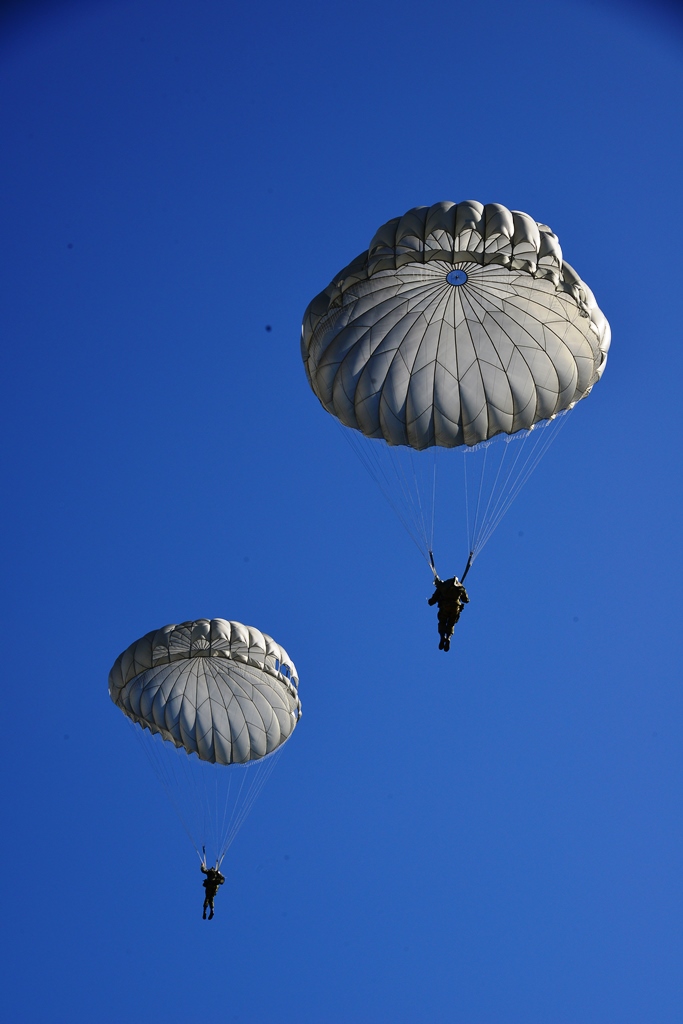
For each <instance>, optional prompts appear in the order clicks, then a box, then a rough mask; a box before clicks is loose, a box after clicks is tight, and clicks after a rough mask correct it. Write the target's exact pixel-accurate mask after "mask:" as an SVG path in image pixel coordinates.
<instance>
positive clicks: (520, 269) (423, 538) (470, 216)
mask: <svg viewBox="0 0 683 1024" xmlns="http://www.w3.org/2000/svg"><path fill="white" fill-rule="evenodd" d="M609 344H610V329H609V324H608V323H607V320H606V319H605V317H604V315H603V314H602V312H601V311H600V309H599V308H598V306H597V304H596V301H595V298H594V296H593V293H592V292H591V290H590V288H588V286H587V285H586V284H585V283H584V282H583V281H582V280H581V279H580V278H579V276H578V275H577V274H576V272H575V271H574V270H573V269H572V268H571V267H570V266H569V264H568V263H566V262H564V260H563V258H562V251H561V249H560V245H559V241H558V239H557V237H556V235H554V234H553V232H552V231H551V230H550V228H549V227H547V225H545V224H540V223H537V222H536V221H534V220H533V219H532V218H531V217H529V216H528V215H527V214H525V213H520V212H519V211H516V210H512V211H511V210H508V209H506V208H505V207H504V206H501V205H499V204H497V203H488V204H486V205H482V204H481V203H477V202H463V203H450V202H442V203H436V204H435V205H433V206H429V207H427V206H421V207H416V208H415V209H412V210H409V211H408V212H407V213H406V214H405V215H404V216H403V217H397V218H395V219H393V220H390V221H388V223H386V224H385V225H384V226H383V227H381V228H380V229H379V231H378V232H377V233H376V235H375V236H374V238H373V239H372V241H371V242H370V246H369V248H368V249H367V250H366V251H364V252H363V253H361V254H360V255H359V256H358V257H357V258H356V259H355V260H353V262H352V263H350V264H349V265H348V266H347V267H345V268H344V270H342V271H341V273H339V274H338V275H337V276H336V277H335V278H334V280H333V281H332V283H331V284H330V285H329V286H328V287H327V288H326V289H325V290H324V291H323V292H321V293H320V294H319V295H318V296H316V298H314V299H313V301H312V302H311V303H310V305H309V306H308V309H307V310H306V313H305V315H304V320H303V326H302V336H301V351H302V357H303V360H304V365H305V368H306V374H307V377H308V381H309V384H310V386H311V388H312V389H313V391H314V393H315V394H316V395H317V397H318V399H319V400H320V402H321V404H322V405H323V407H324V408H325V409H326V410H327V412H329V413H331V414H332V415H333V416H335V417H336V418H337V419H338V421H339V422H340V423H341V424H343V425H344V427H348V428H351V432H348V431H347V432H346V433H347V434H349V436H350V438H351V437H353V436H355V437H356V438H357V437H358V436H359V435H363V437H364V438H367V439H369V446H368V443H365V442H364V443H363V447H360V446H357V450H358V454H359V455H360V457H361V458H362V459H363V461H364V462H365V463H366V465H367V467H368V469H369V470H370V472H371V473H372V475H373V476H374V477H375V478H376V479H377V481H378V483H379V484H380V486H382V488H383V490H385V493H386V494H387V496H388V497H389V500H390V501H392V504H394V503H395V504H396V506H397V511H398V512H399V515H400V516H401V518H402V520H403V522H404V525H406V528H407V529H408V530H409V532H411V534H412V535H413V537H414V539H415V540H416V543H418V546H419V547H420V548H421V549H422V551H423V553H424V554H425V555H426V556H429V558H430V560H431V561H432V568H433V567H434V566H433V559H432V556H431V550H432V546H433V529H434V525H433V523H434V509H433V503H432V507H431V509H430V508H429V505H430V501H432V500H433V498H434V494H435V488H436V466H437V461H438V460H439V454H438V453H439V452H443V451H445V450H448V449H460V450H461V451H462V452H463V454H467V453H471V451H472V450H478V451H480V452H482V451H483V453H484V454H483V456H482V457H481V458H480V463H482V464H483V466H484V468H485V467H486V463H487V461H488V462H489V464H490V463H495V468H494V470H493V475H492V476H490V477H489V479H488V481H487V482H486V484H485V483H484V469H481V470H480V473H479V477H480V478H479V481H478V483H477V484H475V486H474V487H472V486H471V484H470V485H469V488H468V485H467V471H468V460H467V459H464V460H463V461H465V470H466V472H465V487H466V492H467V493H468V494H469V495H470V496H471V498H472V501H471V502H470V500H469V498H468V497H467V493H466V503H467V506H468V512H467V518H468V520H469V523H468V544H469V550H470V560H469V561H468V567H469V565H470V564H471V562H472V560H473V559H474V557H476V555H477V553H478V552H479V551H480V550H481V547H482V546H483V544H484V543H486V541H487V540H488V539H489V537H490V536H491V534H492V532H493V529H495V527H496V526H497V525H498V522H499V521H500V519H501V518H502V515H503V514H504V513H505V511H506V510H507V508H508V507H509V504H510V502H511V500H514V497H515V495H516V494H517V493H518V490H519V487H521V485H522V484H523V482H524V481H525V479H526V478H527V477H528V475H529V473H530V472H531V470H532V469H533V468H534V466H535V465H536V463H537V461H538V459H539V458H540V457H541V455H542V454H543V452H544V451H545V448H546V447H547V444H548V443H549V438H548V435H547V434H546V433H544V432H543V431H540V432H538V434H537V438H538V437H539V435H543V436H542V438H541V441H540V443H538V444H534V445H533V447H532V452H531V453H529V452H526V453H525V454H524V455H523V456H521V457H520V448H519V446H518V448H517V450H516V451H515V454H514V455H513V456H512V457H510V458H508V457H507V456H508V449H507V442H509V441H510V440H511V439H513V438H514V439H516V440H519V439H525V438H528V437H529V435H530V434H531V433H532V432H533V431H534V428H536V427H538V426H540V425H545V424H549V423H550V422H552V421H555V420H557V419H558V417H560V415H561V414H563V413H565V412H567V411H568V410H570V409H572V408H573V407H574V406H575V405H576V403H577V402H579V401H580V400H581V399H583V398H585V397H586V396H587V395H588V394H589V393H590V391H591V389H592V387H593V385H594V384H595V383H596V382H597V381H598V380H599V379H600V377H601V375H602V373H603V370H604V368H605V362H606V359H607V351H608V348H609ZM499 435H500V436H501V438H502V439H503V443H502V444H498V443H496V445H495V447H496V448H497V451H496V453H495V454H496V458H495V459H494V458H493V457H491V458H489V453H488V448H489V446H491V442H492V441H493V439H494V438H497V437H498V436H499ZM378 446H379V447H378ZM380 447H381V448H382V449H384V450H389V451H390V452H391V453H393V454H395V453H397V452H399V453H400V454H399V455H398V457H395V460H394V467H393V469H394V475H395V478H396V480H397V481H398V487H397V488H394V497H393V498H392V496H391V494H390V491H391V486H390V483H389V478H390V476H391V472H390V471H389V472H388V471H387V470H386V468H385V467H384V466H383V464H382V462H381V461H380V456H379V451H380ZM401 450H403V451H402V452H401ZM406 452H409V453H410V454H409V461H408V462H406V458H405V453H406ZM415 453H417V454H420V453H428V454H430V459H428V460H427V461H426V462H425V460H424V459H423V460H422V462H421V463H420V461H418V460H416V459H415V457H414V456H415ZM511 463H514V465H511ZM489 469H490V467H489ZM421 480H422V482H420V481H421ZM396 490H397V491H398V498H397V499H396V498H395V495H396ZM475 507H476V511H475ZM470 513H471V514H470ZM430 519H431V523H430ZM430 530H431V533H430Z"/></svg>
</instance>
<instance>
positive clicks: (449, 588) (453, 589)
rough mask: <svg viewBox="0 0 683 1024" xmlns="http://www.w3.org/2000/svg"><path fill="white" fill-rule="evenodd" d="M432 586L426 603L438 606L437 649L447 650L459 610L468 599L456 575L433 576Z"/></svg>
mask: <svg viewBox="0 0 683 1024" xmlns="http://www.w3.org/2000/svg"><path fill="white" fill-rule="evenodd" d="M434 586H435V587H436V590H435V591H434V593H433V594H432V596H431V597H430V598H429V599H428V603H429V604H438V606H439V650H440V651H447V650H449V649H450V646H451V637H452V636H453V630H454V629H455V624H456V622H457V621H458V619H459V618H460V612H461V611H462V610H463V607H464V606H465V605H466V604H469V602H470V599H469V597H468V596H467V591H466V590H465V588H464V587H463V585H462V583H461V582H460V580H459V579H458V577H457V576H452V577H451V578H450V579H449V580H440V579H439V577H438V576H435V577H434Z"/></svg>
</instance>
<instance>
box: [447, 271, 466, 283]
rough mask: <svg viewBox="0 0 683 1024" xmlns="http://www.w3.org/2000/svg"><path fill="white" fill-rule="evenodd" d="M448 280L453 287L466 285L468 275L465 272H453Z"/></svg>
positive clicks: (448, 276)
mask: <svg viewBox="0 0 683 1024" xmlns="http://www.w3.org/2000/svg"><path fill="white" fill-rule="evenodd" d="M446 280H447V281H448V283H449V284H453V285H458V284H464V283H465V281H466V280H467V274H466V273H465V271H464V270H451V272H450V274H447V275H446Z"/></svg>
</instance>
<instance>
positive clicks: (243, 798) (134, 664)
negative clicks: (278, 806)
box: [109, 619, 301, 863]
mask: <svg viewBox="0 0 683 1024" xmlns="http://www.w3.org/2000/svg"><path fill="white" fill-rule="evenodd" d="M298 685H299V678H298V675H297V671H296V668H295V666H294V663H293V662H292V661H291V659H290V658H289V656H288V654H287V652H286V651H285V650H284V648H282V647H280V645H279V644H277V643H276V642H275V641H274V640H273V639H272V637H270V636H268V635H267V634H266V633H262V632H261V631H260V630H258V629H254V628H253V627H251V626H244V625H242V623H240V622H229V621H227V620H225V619H197V620H195V621H191V622H183V623H180V624H179V625H175V624H174V625H169V626H164V627H163V628H162V629H157V630H153V631H152V632H151V633H147V634H146V635H145V636H143V637H142V638H141V639H140V640H137V641H136V642H135V643H133V644H131V645H130V647H128V648H127V649H126V650H125V651H124V652H123V653H122V654H120V655H119V657H118V658H117V659H116V662H115V664H114V666H113V668H112V670H111V672H110V673H109V694H110V696H111V699H112V700H113V701H114V703H115V704H116V705H117V706H118V707H119V708H120V709H121V710H122V711H123V713H124V714H125V715H126V716H127V717H128V718H129V719H130V720H131V721H132V722H133V723H135V724H136V726H141V727H142V730H145V731H146V737H145V736H142V733H141V731H140V729H137V728H136V730H135V731H136V734H138V735H139V736H140V738H141V739H142V740H143V745H144V749H145V752H146V753H147V754H148V755H149V756H150V759H151V761H152V764H153V766H154V768H155V770H156V771H157V774H158V775H159V777H160V779H161V781H162V782H163V784H164V786H165V788H166V790H167V793H168V795H169V797H170V798H171V802H172V803H173V805H174V807H175V809H176V811H177V812H178V814H179V816H180V818H181V821H182V822H183V824H184V826H185V828H186V830H187V832H188V834H189V835H190V838H191V840H192V842H193V844H194V845H195V848H196V849H197V852H198V853H200V845H201V846H202V847H203V846H205V845H206V843H207V842H212V843H213V847H214V854H215V860H216V862H217V863H220V861H221V860H222V859H223V857H224V856H225V853H226V851H227V848H228V846H229V845H230V843H231V842H232V839H233V838H234V835H235V834H236V832H237V829H238V828H239V827H240V825H241V824H242V822H243V820H244V817H246V813H247V812H248V810H249V808H250V806H251V803H252V802H253V800H254V799H255V796H256V795H257V793H258V792H259V791H260V789H261V788H262V785H263V784H264V782H265V778H266V777H267V774H264V773H263V772H260V771H259V770H258V769H260V767H261V766H263V765H267V769H266V773H267V772H269V771H270V770H271V769H272V766H273V764H274V761H275V757H276V756H277V752H278V751H279V750H280V749H281V747H282V745H283V744H284V743H285V742H286V741H287V740H288V739H289V737H290V736H291V734H292V732H293V731H294V729H295V727H296V724H297V722H298V721H299V718H300V717H301V702H300V700H299V694H298ZM155 737H158V738H156V739H155ZM250 766H251V767H250ZM235 770H237V771H242V772H247V771H249V772H250V773H251V774H250V777H249V779H248V781H247V776H246V775H244V774H243V775H242V777H241V778H240V783H239V785H235V786H234V787H233V781H234V772H235ZM233 789H234V790H236V791H238V792H232V790H233ZM200 856H202V854H200Z"/></svg>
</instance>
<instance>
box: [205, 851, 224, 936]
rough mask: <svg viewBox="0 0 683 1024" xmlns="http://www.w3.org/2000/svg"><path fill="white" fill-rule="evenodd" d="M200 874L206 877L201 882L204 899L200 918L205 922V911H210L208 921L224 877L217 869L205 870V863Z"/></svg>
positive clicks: (211, 915)
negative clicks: (204, 893)
mask: <svg viewBox="0 0 683 1024" xmlns="http://www.w3.org/2000/svg"><path fill="white" fill-rule="evenodd" d="M201 867H202V874H203V875H206V878H205V879H204V881H203V882H202V885H203V886H204V890H205V892H206V896H205V898H204V913H203V914H202V918H203V919H204V920H205V921H206V911H207V909H208V910H209V911H210V914H209V921H210V920H211V918H212V917H213V901H214V899H215V897H216V893H217V892H218V887H219V886H220V885H222V884H223V882H224V881H225V878H224V876H223V875H222V874H221V873H220V871H219V870H218V868H207V866H206V862H204V863H203V864H202V866H201Z"/></svg>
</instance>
